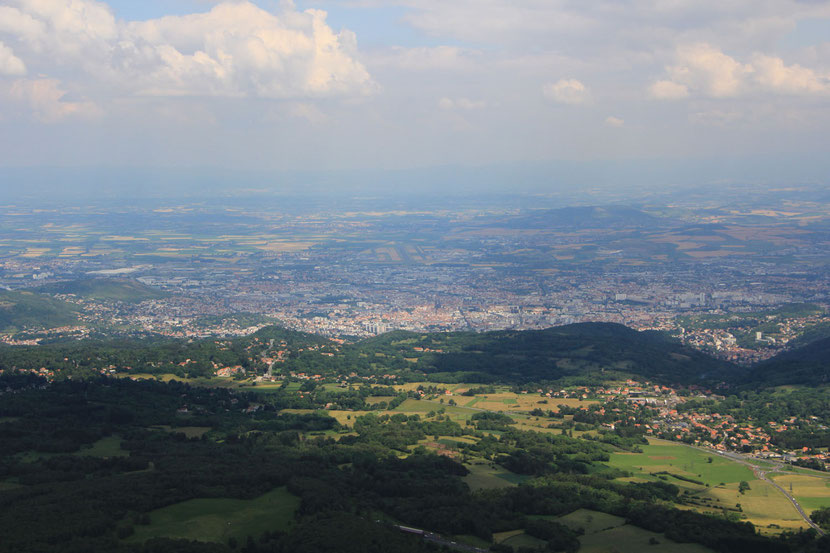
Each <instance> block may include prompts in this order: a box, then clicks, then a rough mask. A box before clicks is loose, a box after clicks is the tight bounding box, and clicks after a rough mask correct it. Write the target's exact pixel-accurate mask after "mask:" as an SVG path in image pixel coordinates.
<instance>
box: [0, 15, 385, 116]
mask: <svg viewBox="0 0 830 553" xmlns="http://www.w3.org/2000/svg"><path fill="white" fill-rule="evenodd" d="M0 38H2V39H3V40H4V42H0V74H2V75H7V76H14V75H23V74H24V73H27V69H28V73H30V74H31V73H36V74H38V75H43V77H42V79H41V80H42V81H43V82H41V83H40V84H38V83H37V82H36V81H27V82H21V83H17V84H14V85H13V88H14V93H13V94H12V96H14V97H18V98H21V97H25V98H28V101H29V102H31V103H33V104H37V105H41V106H45V105H46V104H49V103H51V105H52V107H51V108H48V109H45V108H44V109H45V111H46V112H50V113H51V115H49V116H48V117H47V119H48V120H54V119H55V118H60V116H61V114H64V115H71V114H75V113H79V112H81V111H84V110H81V109H80V108H78V105H79V103H78V102H74V103H72V102H70V103H63V105H61V106H59V105H58V104H60V103H61V102H60V99H61V98H62V94H59V93H58V92H57V91H58V90H59V87H63V88H64V89H66V90H68V91H71V92H72V93H73V94H74V95H76V96H79V97H82V98H84V100H83V101H84V102H100V101H104V100H105V99H107V98H124V97H148V96H157V97H158V96H162V97H170V96H194V97H229V98H268V99H303V98H330V97H353V96H365V95H369V94H372V93H373V92H374V91H375V89H376V84H375V83H374V81H373V80H372V77H371V76H370V75H369V72H368V71H367V69H366V68H365V67H364V66H363V65H362V64H361V63H360V62H359V61H358V60H357V58H356V51H357V45H356V38H355V35H354V33H352V32H350V31H348V30H342V31H340V32H338V33H335V32H334V31H333V30H332V29H331V28H330V27H329V26H328V24H327V23H326V12H324V11H321V10H306V11H304V12H298V11H296V10H294V9H293V8H291V7H288V8H286V9H285V10H284V11H283V12H282V13H280V14H273V13H271V12H268V11H266V10H263V9H261V8H259V7H257V6H256V5H254V4H252V3H250V2H226V3H221V4H218V5H216V6H214V7H213V8H212V9H211V10H210V11H208V12H206V13H198V14H190V15H183V16H166V17H162V18H158V19H151V20H148V21H137V22H125V21H121V20H117V19H116V18H115V16H114V15H113V13H112V11H111V10H110V8H109V6H107V5H106V4H104V3H101V2H95V1H94V0H68V1H67V0H11V1H10V2H9V5H7V6H2V7H0ZM58 83H59V84H58ZM47 91H48V92H47ZM76 108H78V109H76ZM41 112H44V111H43V110H41Z"/></svg>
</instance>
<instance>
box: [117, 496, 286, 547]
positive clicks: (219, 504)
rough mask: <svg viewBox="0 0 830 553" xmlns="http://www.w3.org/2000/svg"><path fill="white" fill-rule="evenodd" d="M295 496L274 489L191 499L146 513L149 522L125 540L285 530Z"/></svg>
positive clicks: (212, 538)
mask: <svg viewBox="0 0 830 553" xmlns="http://www.w3.org/2000/svg"><path fill="white" fill-rule="evenodd" d="M299 504H300V500H299V498H297V497H295V496H293V495H291V494H290V493H288V492H287V491H286V490H285V488H277V489H275V490H273V491H270V492H268V493H266V494H264V495H261V496H259V497H257V498H256V499H250V500H245V499H191V500H189V501H184V502H182V503H176V504H175V505H170V506H168V507H164V508H161V509H156V510H155V511H152V512H151V513H150V524H149V525H147V526H136V527H135V534H133V535H132V536H130V537H129V538H128V539H127V541H128V542H131V543H140V542H144V541H147V540H149V539H151V538H162V537H163V538H173V539H187V540H195V541H203V542H220V543H227V541H228V539H230V538H235V539H236V540H237V541H239V542H243V543H244V541H245V539H246V538H247V537H248V536H259V535H261V534H263V533H264V532H266V531H275V530H282V531H285V530H287V529H288V528H289V526H290V525H291V521H292V520H293V518H294V513H295V511H296V510H297V508H298V507H299Z"/></svg>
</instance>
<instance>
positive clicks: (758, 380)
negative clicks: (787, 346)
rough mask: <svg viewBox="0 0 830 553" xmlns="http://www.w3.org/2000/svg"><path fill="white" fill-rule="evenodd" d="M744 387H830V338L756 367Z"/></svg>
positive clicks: (786, 352) (794, 350)
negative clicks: (794, 385)
mask: <svg viewBox="0 0 830 553" xmlns="http://www.w3.org/2000/svg"><path fill="white" fill-rule="evenodd" d="M743 384H745V385H761V386H783V385H788V384H804V385H809V386H820V385H826V384H830V338H822V339H819V340H815V341H813V342H810V343H808V344H807V345H805V346H803V347H800V348H797V349H792V350H789V351H785V352H783V353H780V354H778V355H776V356H775V357H773V358H771V359H767V360H766V361H763V362H761V363H759V364H757V365H756V366H755V367H754V368H753V370H752V371H751V373H750V374H749V375H748V376H747V378H746V380H744V381H743Z"/></svg>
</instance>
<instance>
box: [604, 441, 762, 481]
mask: <svg viewBox="0 0 830 553" xmlns="http://www.w3.org/2000/svg"><path fill="white" fill-rule="evenodd" d="M642 449H643V452H642V453H614V454H612V455H611V460H610V462H609V464H610V465H611V466H613V467H616V468H620V469H623V470H627V471H630V472H632V473H633V475H634V476H643V475H652V476H656V473H668V474H667V475H666V474H664V476H667V477H668V479H669V481H670V482H672V483H673V484H676V485H678V486H680V487H681V488H684V487H687V488H688V487H689V486H685V484H692V486H691V489H699V488H701V487H705V485H706V484H708V485H709V486H717V485H719V484H722V483H723V484H730V483H738V482H740V481H741V480H746V481H749V480H753V479H754V478H755V476H754V475H753V474H752V470H751V469H750V468H749V467H747V466H745V465H742V464H740V463H736V462H734V461H731V460H729V459H726V458H724V457H721V456H719V455H716V454H714V453H711V454H710V453H708V452H705V451H701V450H699V449H694V448H692V447H688V446H685V445H680V444H675V443H672V442H667V441H663V440H655V439H651V440H649V445H644V446H642ZM709 459H711V462H709ZM672 475H675V476H672ZM676 476H681V477H682V478H676ZM683 478H687V479H689V480H694V481H696V482H699V483H701V484H696V482H688V481H687V480H683Z"/></svg>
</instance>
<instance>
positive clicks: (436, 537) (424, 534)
mask: <svg viewBox="0 0 830 553" xmlns="http://www.w3.org/2000/svg"><path fill="white" fill-rule="evenodd" d="M377 522H380V521H377ZM392 526H393V527H394V528H397V529H398V530H400V531H401V532H404V533H406V534H414V535H416V536H421V538H423V539H424V541H428V542H432V543H435V544H438V545H443V546H445V547H449V548H450V549H456V550H458V551H466V552H467V553H487V552H488V550H487V549H482V548H480V547H475V546H474V545H467V544H466V543H458V542H457V541H454V540H451V539H449V538H446V537H444V536H442V535H441V534H436V533H435V532H430V531H428V530H422V529H420V528H411V527H409V526H401V525H399V524H393V525H392Z"/></svg>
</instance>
